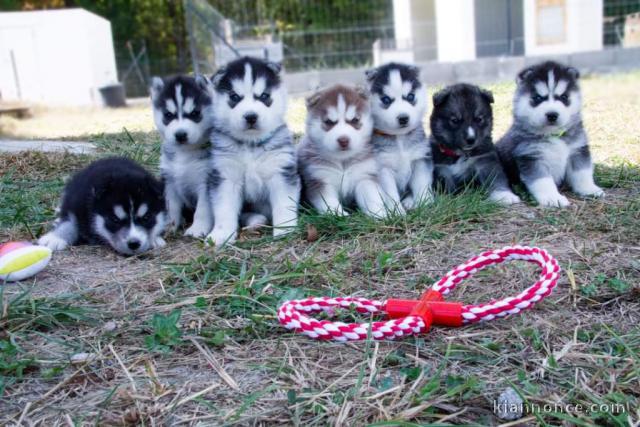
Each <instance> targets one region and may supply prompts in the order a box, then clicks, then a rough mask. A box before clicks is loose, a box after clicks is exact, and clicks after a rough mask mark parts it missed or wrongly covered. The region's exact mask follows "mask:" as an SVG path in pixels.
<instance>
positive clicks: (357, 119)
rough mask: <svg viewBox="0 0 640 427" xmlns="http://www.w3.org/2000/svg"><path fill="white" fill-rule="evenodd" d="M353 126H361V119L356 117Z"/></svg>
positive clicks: (352, 122) (352, 121) (352, 120)
mask: <svg viewBox="0 0 640 427" xmlns="http://www.w3.org/2000/svg"><path fill="white" fill-rule="evenodd" d="M351 124H352V125H354V126H357V125H358V124H360V118H359V117H354V118H353V119H351Z"/></svg>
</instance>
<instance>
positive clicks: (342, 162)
mask: <svg viewBox="0 0 640 427" xmlns="http://www.w3.org/2000/svg"><path fill="white" fill-rule="evenodd" d="M372 130H373V120H372V117H371V113H370V107H369V100H368V96H367V94H366V93H365V92H364V91H358V90H356V89H352V88H349V87H346V86H342V85H335V86H332V87H330V88H327V89H325V90H322V91H320V92H317V93H316V94H314V95H313V96H311V97H310V98H309V99H307V123H306V135H305V137H304V139H303V141H302V142H301V143H300V145H299V147H298V167H299V169H300V174H301V176H302V182H303V187H304V193H305V197H306V199H307V200H308V201H309V202H310V203H311V204H312V205H313V206H314V207H315V208H316V209H317V210H318V211H319V212H322V213H325V212H332V213H334V214H336V215H346V214H347V213H346V211H345V207H346V206H348V205H351V204H352V203H353V202H355V204H356V205H357V206H358V207H359V208H360V209H361V210H362V211H363V212H364V213H366V214H367V215H370V216H376V217H381V216H384V214H385V213H386V208H385V200H384V199H383V190H382V187H381V186H380V184H379V182H378V166H377V163H376V160H375V156H374V152H373V146H372V145H371V132H372Z"/></svg>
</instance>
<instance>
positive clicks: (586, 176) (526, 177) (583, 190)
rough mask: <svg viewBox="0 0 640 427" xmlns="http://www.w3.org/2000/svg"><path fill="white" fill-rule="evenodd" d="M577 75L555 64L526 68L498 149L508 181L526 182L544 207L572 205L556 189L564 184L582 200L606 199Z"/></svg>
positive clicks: (570, 68) (549, 63) (572, 69)
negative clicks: (593, 158)
mask: <svg viewBox="0 0 640 427" xmlns="http://www.w3.org/2000/svg"><path fill="white" fill-rule="evenodd" d="M579 77H580V74H579V72H578V70H576V69H575V68H572V67H565V66H563V65H561V64H558V63H557V62H552V61H549V62H544V63H542V64H539V65H535V66H533V67H530V68H527V69H525V70H523V71H522V72H521V73H520V74H519V75H518V79H517V83H518V87H517V89H516V94H515V96H514V100H513V125H512V126H511V129H509V131H508V132H507V134H506V135H505V136H504V137H503V138H502V139H501V140H500V142H499V143H498V146H497V148H498V152H499V153H500V157H501V159H502V161H503V163H504V164H505V167H506V170H507V173H508V174H509V177H510V178H511V179H512V181H513V182H522V183H523V184H524V185H525V186H526V187H527V189H528V190H529V192H530V193H531V195H533V197H534V198H535V199H536V200H537V202H538V203H539V204H540V205H542V206H550V207H564V206H568V205H569V200H568V199H567V198H566V197H565V196H563V195H562V194H560V192H559V191H558V188H559V187H560V186H561V185H562V184H563V183H567V184H569V186H570V187H571V189H572V190H573V191H574V192H575V193H576V194H578V195H580V196H595V197H599V196H603V195H604V192H603V191H602V189H601V188H600V187H598V186H597V185H596V184H595V182H594V181H593V163H592V162H591V154H590V153H589V145H588V140H587V134H586V133H585V131H584V128H583V126H582V116H581V112H580V108H581V104H582V97H581V95H580V87H579V86H578V78H579Z"/></svg>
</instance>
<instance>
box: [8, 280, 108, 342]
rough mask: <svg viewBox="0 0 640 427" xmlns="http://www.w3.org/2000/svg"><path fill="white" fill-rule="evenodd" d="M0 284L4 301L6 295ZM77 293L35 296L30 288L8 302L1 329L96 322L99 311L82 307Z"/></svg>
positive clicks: (47, 328) (46, 328) (41, 327)
mask: <svg viewBox="0 0 640 427" xmlns="http://www.w3.org/2000/svg"><path fill="white" fill-rule="evenodd" d="M3 294H4V289H3V287H2V286H0V301H2V300H3V297H4V295H3ZM77 301H78V296H77V295H61V296H58V297H50V298H47V297H37V298H35V297H33V296H31V290H30V289H28V290H26V291H24V292H23V293H21V294H19V295H18V296H16V297H15V298H13V299H11V300H10V301H8V303H7V305H6V307H5V312H4V315H3V316H2V317H0V330H3V329H5V330H7V331H11V332H16V331H19V330H25V329H32V330H33V329H36V330H43V331H46V330H50V329H53V328H58V327H63V326H65V325H68V324H79V323H84V324H92V323H94V322H95V320H96V318H95V313H93V312H92V311H91V310H88V309H86V308H84V307H80V306H78V305H77V304H76V303H77Z"/></svg>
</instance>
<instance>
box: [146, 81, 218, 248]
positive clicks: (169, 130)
mask: <svg viewBox="0 0 640 427" xmlns="http://www.w3.org/2000/svg"><path fill="white" fill-rule="evenodd" d="M209 90H210V86H209V81H208V79H207V78H206V77H204V76H197V77H195V78H193V77H187V76H178V77H173V78H170V79H167V80H162V79H161V78H159V77H154V78H153V80H152V84H151V99H152V101H153V117H154V120H155V123H156V127H157V129H158V131H159V132H160V135H161V136H162V154H161V156H160V172H161V175H162V179H163V180H164V184H165V196H166V200H167V210H168V215H169V224H170V228H171V229H172V230H173V231H175V230H177V229H178V227H180V225H181V224H182V222H183V215H182V214H183V208H186V209H187V210H190V211H193V224H192V225H191V227H189V228H188V229H187V230H186V231H185V235H186V236H193V237H204V236H206V235H207V233H209V232H210V231H211V228H212V227H213V213H212V211H211V200H210V199H209V189H208V187H207V178H208V176H209V172H210V170H211V166H210V164H211V160H210V156H211V152H210V150H209V133H210V131H211V126H212V114H211V109H212V106H211V94H210V92H209Z"/></svg>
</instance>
